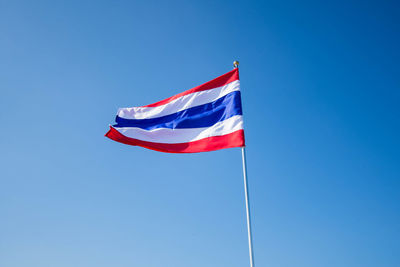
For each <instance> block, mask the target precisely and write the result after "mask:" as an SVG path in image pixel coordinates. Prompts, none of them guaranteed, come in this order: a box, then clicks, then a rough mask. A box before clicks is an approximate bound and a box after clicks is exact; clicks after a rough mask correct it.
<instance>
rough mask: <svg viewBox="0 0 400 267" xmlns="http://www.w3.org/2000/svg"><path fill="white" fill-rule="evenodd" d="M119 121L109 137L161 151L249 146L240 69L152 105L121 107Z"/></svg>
mask: <svg viewBox="0 0 400 267" xmlns="http://www.w3.org/2000/svg"><path fill="white" fill-rule="evenodd" d="M115 121H116V124H115V125H113V126H110V130H109V131H108V132H107V133H106V135H105V136H106V137H108V138H110V139H112V140H114V141H117V142H120V143H124V144H128V145H133V146H141V147H145V148H148V149H152V150H156V151H161V152H169V153H195V152H206V151H213V150H219V149H224V148H231V147H243V146H244V145H245V141H244V131H243V118H242V103H241V96H240V81H239V70H238V69H237V68H235V69H233V70H232V71H230V72H228V73H225V74H224V75H222V76H220V77H218V78H215V79H213V80H211V81H209V82H206V83H204V84H202V85H199V86H197V87H194V88H192V89H190V90H187V91H185V92H182V93H180V94H177V95H174V96H172V97H169V98H167V99H164V100H161V101H159V102H156V103H153V104H150V105H146V106H141V107H131V108H120V109H119V110H118V112H117V117H116V119H115Z"/></svg>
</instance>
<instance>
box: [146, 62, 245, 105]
mask: <svg viewBox="0 0 400 267" xmlns="http://www.w3.org/2000/svg"><path fill="white" fill-rule="evenodd" d="M236 80H239V69H238V68H235V69H233V70H231V71H230V72H227V73H225V74H224V75H221V76H219V77H218V78H215V79H214V80H211V81H209V82H206V83H204V84H202V85H199V86H196V87H194V88H192V89H189V90H187V91H185V92H182V93H180V94H177V95H174V96H171V97H169V98H166V99H164V100H161V101H158V102H156V103H153V104H150V105H146V106H143V107H158V106H161V105H165V104H167V103H169V102H171V101H172V100H174V99H177V98H179V97H181V96H184V95H188V94H191V93H195V92H201V91H205V90H210V89H213V88H217V87H221V86H224V85H226V84H228V83H231V82H233V81H236Z"/></svg>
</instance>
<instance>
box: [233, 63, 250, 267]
mask: <svg viewBox="0 0 400 267" xmlns="http://www.w3.org/2000/svg"><path fill="white" fill-rule="evenodd" d="M233 67H234V68H239V61H234V62H233ZM242 164H243V182H244V195H245V199H246V218H247V237H248V240H249V256H250V267H254V252H253V236H252V232H251V216H250V200H249V191H248V187H249V184H248V182H247V162H246V147H244V146H243V147H242Z"/></svg>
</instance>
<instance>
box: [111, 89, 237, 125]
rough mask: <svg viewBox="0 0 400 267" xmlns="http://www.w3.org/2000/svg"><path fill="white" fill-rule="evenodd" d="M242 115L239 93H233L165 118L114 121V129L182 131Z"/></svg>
mask: <svg viewBox="0 0 400 267" xmlns="http://www.w3.org/2000/svg"><path fill="white" fill-rule="evenodd" d="M235 115H242V104H241V100H240V92H239V91H234V92H232V93H229V94H227V95H225V96H223V97H221V98H219V99H217V100H215V101H214V102H210V103H207V104H204V105H201V106H196V107H192V108H189V109H185V110H182V111H179V112H176V113H173V114H170V115H167V116H163V117H159V118H152V119H141V120H135V119H124V118H121V117H118V116H117V118H116V119H115V121H116V123H117V124H116V125H114V127H117V128H118V127H137V128H141V129H145V130H152V129H156V128H169V129H184V128H201V127H210V126H212V125H214V124H215V123H217V122H219V121H223V120H226V119H228V118H230V117H233V116H235Z"/></svg>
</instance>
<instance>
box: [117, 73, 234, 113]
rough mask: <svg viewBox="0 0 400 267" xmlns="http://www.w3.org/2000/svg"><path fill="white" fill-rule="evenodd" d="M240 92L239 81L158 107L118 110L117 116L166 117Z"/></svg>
mask: <svg viewBox="0 0 400 267" xmlns="http://www.w3.org/2000/svg"><path fill="white" fill-rule="evenodd" d="M239 90H240V82H239V80H236V81H233V82H231V83H228V84H226V85H224V86H221V87H217V88H214V89H210V90H205V91H201V92H195V93H192V94H188V95H184V96H181V97H179V98H177V99H175V100H173V101H171V102H169V103H167V104H164V105H162V106H158V107H132V108H120V109H119V110H118V112H117V115H118V116H119V117H121V118H125V119H150V118H158V117H162V116H166V115H169V114H173V113H176V112H178V111H181V110H184V109H188V108H192V107H195V106H199V105H203V104H207V103H209V102H213V101H215V100H217V99H218V98H221V97H223V96H225V95H227V94H229V93H231V92H233V91H239Z"/></svg>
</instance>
